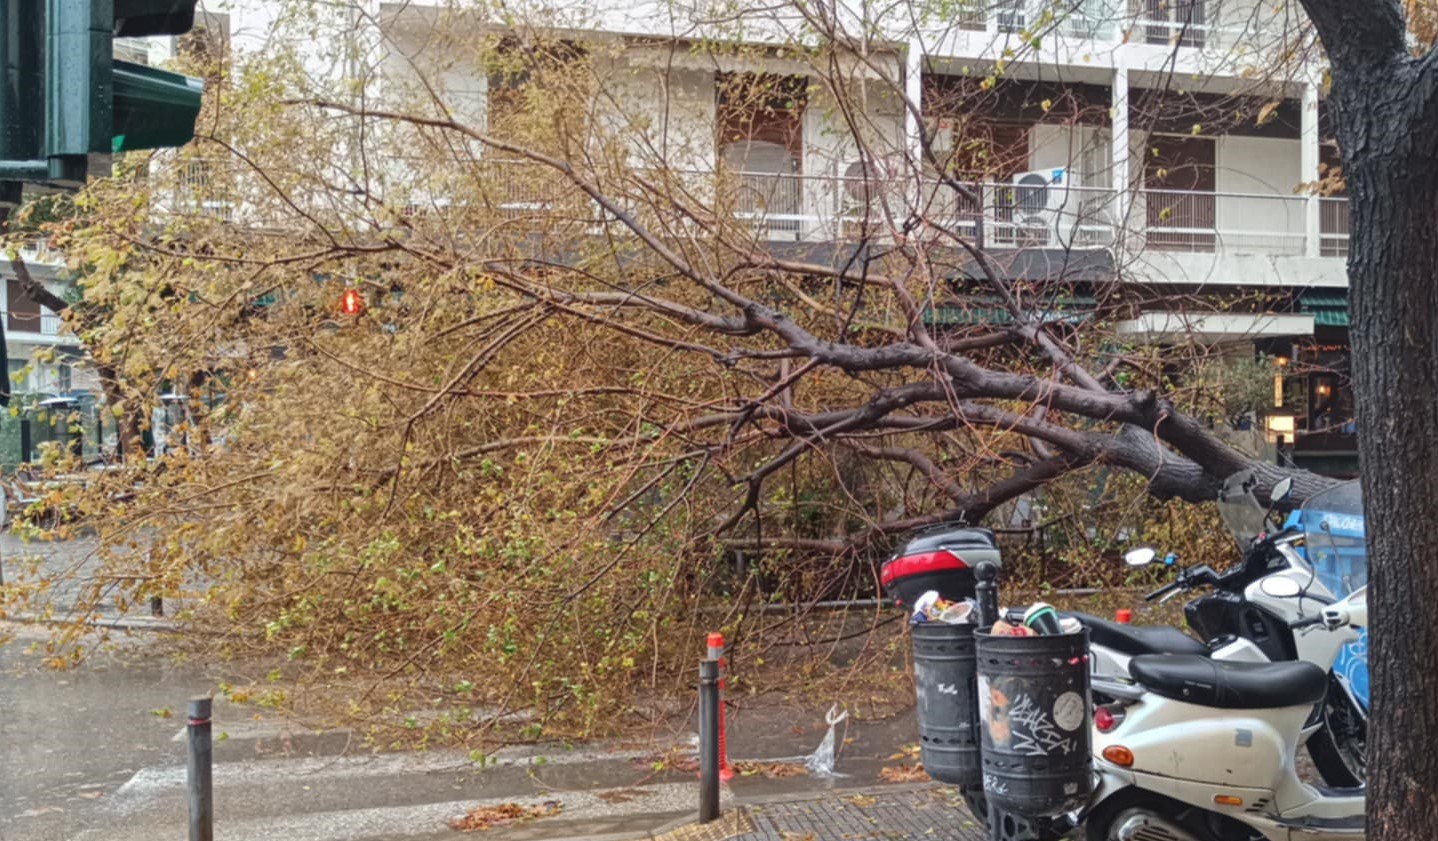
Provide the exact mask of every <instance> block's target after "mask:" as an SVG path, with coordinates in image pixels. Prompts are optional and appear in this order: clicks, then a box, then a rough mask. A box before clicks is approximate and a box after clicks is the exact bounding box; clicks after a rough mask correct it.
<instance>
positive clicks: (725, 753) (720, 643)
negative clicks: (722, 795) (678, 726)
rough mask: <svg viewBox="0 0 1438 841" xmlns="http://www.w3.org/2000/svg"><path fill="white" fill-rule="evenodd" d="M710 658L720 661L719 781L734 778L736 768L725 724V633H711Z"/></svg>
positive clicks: (709, 640)
mask: <svg viewBox="0 0 1438 841" xmlns="http://www.w3.org/2000/svg"><path fill="white" fill-rule="evenodd" d="M705 646H706V647H707V649H708V652H709V659H710V660H714V661H717V662H718V663H719V781H720V782H725V783H727V782H729V781H730V780H732V779H734V769H733V768H730V767H729V746H728V739H729V731H728V729H727V728H726V727H725V726H724V671H725V663H724V635H723V634H710V635H709V636H708V638H707V639H706V640H705Z"/></svg>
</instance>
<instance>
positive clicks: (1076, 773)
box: [974, 629, 1093, 817]
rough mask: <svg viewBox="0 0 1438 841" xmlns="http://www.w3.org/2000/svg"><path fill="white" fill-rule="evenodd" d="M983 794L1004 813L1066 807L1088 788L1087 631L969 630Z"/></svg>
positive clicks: (1045, 812)
mask: <svg viewBox="0 0 1438 841" xmlns="http://www.w3.org/2000/svg"><path fill="white" fill-rule="evenodd" d="M974 640H975V649H976V652H977V668H978V680H977V691H978V708H979V719H980V722H981V728H980V732H981V738H982V748H983V761H982V766H983V786H984V796H985V797H987V798H988V801H989V803H991V804H992V805H993V806H996V807H998V808H1000V809H1002V810H1004V811H1005V812H1009V813H1011V814H1014V815H1020V816H1023V817H1043V816H1054V815H1061V814H1064V813H1066V812H1071V811H1073V810H1074V809H1077V808H1079V807H1080V806H1082V805H1083V803H1084V802H1085V800H1086V798H1087V797H1088V795H1089V793H1090V792H1091V790H1092V788H1093V757H1092V756H1091V734H1090V732H1089V726H1090V722H1091V720H1092V710H1091V709H1090V702H1089V662H1088V630H1087V629H1083V630H1081V631H1079V632H1078V633H1076V634H1062V635H1055V636H1040V637H1011V636H994V635H991V634H989V633H988V632H987V630H982V631H977V632H976V633H975V634H974Z"/></svg>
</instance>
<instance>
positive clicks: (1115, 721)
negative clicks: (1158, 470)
mask: <svg viewBox="0 0 1438 841" xmlns="http://www.w3.org/2000/svg"><path fill="white" fill-rule="evenodd" d="M1251 491H1252V484H1251V479H1248V478H1247V477H1238V478H1236V479H1235V481H1234V482H1231V483H1229V485H1228V486H1227V487H1226V488H1225V495H1226V497H1227V502H1229V503H1233V502H1235V501H1245V502H1246V503H1247V504H1246V505H1245V506H1244V507H1245V508H1246V509H1247V510H1248V511H1249V512H1250V513H1249V514H1248V515H1247V516H1249V517H1250V519H1252V513H1251V512H1252V511H1254V510H1256V511H1257V512H1258V515H1259V517H1258V520H1257V524H1258V527H1257V528H1255V529H1253V532H1252V534H1251V535H1250V536H1249V542H1248V547H1247V549H1246V551H1245V553H1244V558H1243V562H1242V563H1241V564H1240V565H1239V566H1237V567H1235V568H1234V569H1232V570H1228V571H1226V572H1223V573H1218V572H1215V571H1214V570H1212V569H1210V568H1209V567H1207V566H1201V567H1195V568H1191V569H1185V570H1182V571H1181V572H1180V574H1179V576H1178V577H1177V578H1176V579H1175V581H1174V582H1173V583H1171V584H1169V585H1166V586H1165V587H1164V588H1161V589H1160V590H1158V591H1156V592H1155V593H1153V594H1151V595H1150V596H1149V598H1150V600H1155V599H1167V598H1172V597H1174V596H1176V595H1177V594H1179V593H1182V592H1188V591H1191V590H1194V589H1199V588H1205V589H1209V590H1211V592H1207V593H1205V594H1204V595H1202V596H1200V597H1198V598H1195V599H1194V600H1193V601H1192V602H1191V603H1190V604H1189V605H1188V608H1187V609H1186V611H1185V614H1186V616H1187V618H1188V621H1189V625H1190V627H1191V628H1193V629H1194V630H1195V631H1196V632H1198V633H1199V634H1201V635H1202V636H1203V637H1204V638H1205V640H1206V642H1199V641H1198V640H1195V639H1193V638H1191V637H1188V636H1187V635H1184V634H1182V633H1181V632H1179V631H1177V630H1176V629H1171V628H1169V629H1160V628H1139V627H1132V626H1125V625H1119V624H1117V623H1109V622H1105V621H1104V620H1101V619H1097V618H1096V617H1087V616H1080V619H1081V621H1082V622H1083V624H1084V625H1085V626H1086V628H1087V630H1088V633H1089V634H1090V637H1091V644H1090V648H1089V650H1090V652H1091V655H1092V657H1091V661H1092V663H1093V675H1092V694H1093V697H1094V698H1095V699H1096V701H1097V702H1099V705H1098V706H1096V707H1094V708H1093V711H1092V725H1093V731H1092V732H1093V740H1094V743H1093V755H1094V768H1093V773H1094V776H1095V781H1094V785H1093V787H1092V794H1091V795H1089V796H1088V797H1087V798H1085V799H1084V801H1083V802H1082V804H1081V805H1078V806H1076V807H1074V806H1068V807H1066V808H1069V809H1070V811H1068V812H1067V813H1066V814H1063V815H1026V816H1023V817H1026V818H1029V819H1030V820H1029V821H1020V822H1018V823H1017V824H1015V825H1014V826H1013V827H1008V824H1007V823H1003V824H1001V825H1000V830H1001V831H1000V832H999V834H996V836H995V837H996V838H997V837H1006V838H1010V839H1015V840H1016V841H1017V839H1055V838H1058V837H1061V836H1063V835H1065V834H1066V833H1069V832H1071V831H1073V830H1074V829H1075V828H1076V827H1080V826H1081V827H1083V831H1084V833H1085V834H1086V837H1087V838H1088V839H1089V841H1229V839H1236V840H1237V841H1258V840H1259V839H1274V841H1277V840H1278V839H1296V838H1300V837H1301V838H1304V839H1318V841H1324V840H1325V839H1333V840H1334V841H1336V840H1337V839H1352V838H1362V837H1363V834H1364V823H1363V805H1364V804H1363V791H1362V789H1361V788H1351V787H1350V788H1340V787H1334V788H1328V787H1324V786H1317V785H1310V784H1308V783H1305V782H1304V781H1302V780H1301V779H1300V778H1299V775H1298V772H1297V752H1298V749H1299V747H1300V746H1301V745H1303V744H1304V742H1305V740H1307V741H1308V742H1309V745H1308V747H1309V751H1310V753H1311V754H1313V756H1314V758H1315V761H1319V757H1320V754H1321V751H1322V749H1321V748H1319V747H1318V745H1319V744H1320V743H1321V742H1322V741H1323V740H1324V739H1328V740H1330V741H1338V740H1339V739H1347V740H1348V743H1347V746H1346V751H1347V757H1346V758H1348V759H1350V760H1351V759H1353V758H1356V759H1357V760H1358V761H1357V763H1356V764H1357V768H1358V769H1359V773H1358V774H1356V775H1354V777H1356V779H1355V780H1354V781H1355V782H1357V783H1358V784H1360V785H1361V779H1362V777H1361V768H1362V765H1361V762H1362V756H1363V754H1362V741H1361V735H1362V732H1363V731H1359V733H1358V734H1357V736H1358V738H1354V736H1355V734H1354V733H1352V732H1349V733H1346V734H1345V733H1340V732H1336V731H1337V728H1336V727H1334V726H1333V721H1332V720H1331V718H1330V714H1331V710H1332V709H1333V708H1334V707H1335V705H1339V704H1341V705H1344V706H1349V707H1351V709H1352V710H1357V711H1358V714H1362V710H1363V706H1364V705H1363V704H1362V702H1361V700H1360V699H1359V698H1358V697H1356V695H1355V693H1353V692H1352V687H1351V685H1350V683H1349V681H1348V679H1347V677H1346V676H1344V675H1337V674H1335V673H1334V672H1333V666H1334V663H1335V660H1336V659H1337V658H1338V657H1339V652H1341V651H1344V650H1345V647H1351V645H1352V644H1353V643H1354V641H1355V640H1357V639H1358V633H1357V630H1356V629H1358V628H1361V627H1363V626H1364V625H1366V622H1367V603H1366V588H1364V587H1362V586H1359V587H1358V588H1357V589H1356V590H1353V591H1352V592H1349V593H1344V594H1343V595H1344V596H1345V597H1344V598H1341V599H1338V598H1335V595H1334V593H1333V592H1332V590H1330V589H1329V587H1327V586H1324V584H1323V583H1322V582H1320V581H1319V580H1318V579H1319V576H1318V575H1317V573H1316V572H1315V567H1314V564H1315V560H1314V559H1315V553H1321V552H1334V551H1338V548H1339V547H1337V546H1334V545H1327V544H1331V543H1332V542H1333V541H1332V540H1331V530H1330V529H1329V528H1328V526H1327V520H1326V519H1324V518H1323V517H1313V518H1308V519H1307V520H1306V521H1305V520H1303V519H1302V518H1300V519H1299V521H1298V523H1297V524H1296V527H1294V528H1288V529H1270V528H1269V524H1268V520H1269V519H1270V518H1269V516H1268V514H1269V513H1270V512H1269V511H1268V510H1266V509H1264V508H1263V507H1262V506H1258V505H1257V504H1256V502H1254V501H1253V500H1252V493H1251ZM1286 491H1287V489H1286V488H1283V487H1277V488H1275V489H1274V492H1273V493H1272V496H1273V497H1274V498H1275V500H1278V499H1281V498H1282V497H1283V496H1285V495H1286ZM1242 497H1247V500H1242V499H1241V498H1242ZM1323 504H1324V503H1323V501H1322V500H1321V499H1317V498H1315V499H1314V500H1312V501H1310V503H1309V505H1308V506H1306V507H1313V508H1314V509H1315V510H1322V509H1321V508H1319V506H1321V505H1323ZM1270 507H1271V506H1270ZM1229 513H1231V512H1225V520H1226V521H1229V520H1230V517H1229ZM1231 525H1232V523H1231ZM961 531H963V532H965V536H964V537H963V540H964V541H967V542H968V543H969V544H970V545H971V546H974V545H976V546H981V547H984V548H987V547H990V546H992V541H991V537H990V538H989V539H988V541H985V540H982V539H979V537H976V533H977V532H980V531H981V530H973V529H966V530H961ZM927 540H928V541H929V543H930V544H932V545H931V547H930V551H931V554H933V555H935V556H936V558H935V559H936V560H937V561H938V562H940V563H941V564H948V563H949V560H948V559H947V558H944V557H943V553H944V552H946V551H948V550H946V549H945V548H944V546H945V542H946V541H945V538H944V537H943V536H942V535H941V534H935V533H931V534H929V535H927ZM1325 541H1327V544H1326V543H1325ZM911 545H912V544H911ZM949 545H953V543H952V541H951V542H950V544H949ZM1358 545H1359V546H1360V547H1361V542H1360V543H1359V544H1358ZM1346 548H1347V550H1348V551H1350V552H1351V551H1352V550H1353V547H1352V546H1349V547H1346ZM901 554H902V553H901ZM949 554H950V555H952V557H954V558H961V557H962V555H961V554H960V552H958V551H954V552H950V553H949ZM1156 557H1157V553H1156V552H1153V551H1152V550H1146V551H1144V552H1140V553H1133V554H1131V556H1130V559H1129V560H1130V563H1132V564H1134V565H1135V566H1137V565H1140V564H1142V565H1147V564H1149V563H1152V562H1153V561H1154V560H1155V559H1156ZM997 560H998V559H997V552H996V550H994V553H993V557H985V558H983V563H984V565H985V566H988V565H990V564H996V563H997ZM921 567H922V565H919V566H910V567H908V568H907V569H908V571H910V572H913V571H914V570H916V569H920V568H921ZM886 572H888V570H887V569H886ZM906 577H907V576H898V575H895V576H889V578H891V579H892V580H886V582H885V583H886V585H887V586H889V587H890V590H891V592H895V593H897V594H898V595H899V597H900V599H901V600H902V599H903V595H904V590H903V585H904V584H905V579H906ZM951 579H952V573H950V579H943V577H942V576H932V575H931V576H930V577H929V578H927V579H926V581H925V584H926V585H933V584H935V582H936V581H940V580H944V581H945V582H950V581H951ZM972 581H973V578H972V572H970V573H969V575H968V582H969V583H970V584H971V583H972ZM1350 583H1351V582H1350ZM1350 589H1351V588H1350ZM946 595H948V594H946ZM949 597H951V598H966V597H967V594H966V593H964V592H962V588H960V590H959V591H955V592H953V593H952V595H951V596H949ZM1338 693H1342V694H1341V695H1339V697H1337V698H1335V697H1334V696H1335V694H1338ZM980 706H983V700H981V701H980ZM1066 712H1067V711H1066ZM1057 715H1058V710H1057V709H1056V710H1054V711H1053V716H1054V717H1057ZM1026 723H1029V724H1035V726H1037V725H1040V724H1042V723H1043V715H1042V711H1039V713H1038V715H1037V716H1036V717H1035V716H1030V717H1028V718H1026ZM986 726H987V725H986ZM1003 726H1004V727H1005V728H1011V727H1012V726H1013V722H1005V723H1004V724H1003ZM1363 730H1366V727H1365V728H1363ZM1335 750H1337V751H1343V750H1345V748H1335ZM1344 767H1345V768H1351V767H1353V766H1351V765H1346V764H1345V766H1344ZM1320 772H1321V773H1323V774H1324V776H1325V779H1326V780H1328V781H1329V782H1330V785H1332V784H1334V783H1335V782H1337V783H1339V784H1340V785H1341V783H1342V777H1341V774H1339V773H1337V772H1335V771H1334V769H1333V768H1332V767H1331V766H1330V767H1329V768H1328V769H1327V770H1324V768H1323V767H1322V765H1321V764H1320ZM1335 777H1336V778H1337V779H1334V778H1335ZM985 782H986V784H988V780H987V779H986V780H985ZM1087 788H1088V787H1087V786H1085V787H1084V789H1085V790H1087ZM990 795H991V796H992V795H993V793H992V792H991V793H990ZM969 796H970V799H971V802H973V803H975V805H976V807H977V808H976V811H977V812H979V813H981V814H984V803H983V797H982V795H981V794H980V792H978V791H971V792H969Z"/></svg>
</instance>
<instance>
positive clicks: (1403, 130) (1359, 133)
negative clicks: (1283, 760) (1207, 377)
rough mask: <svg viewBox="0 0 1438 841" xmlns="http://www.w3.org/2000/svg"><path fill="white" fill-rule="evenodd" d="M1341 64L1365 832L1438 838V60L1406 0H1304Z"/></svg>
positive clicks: (1336, 65)
mask: <svg viewBox="0 0 1438 841" xmlns="http://www.w3.org/2000/svg"><path fill="white" fill-rule="evenodd" d="M1304 4H1305V6H1306V7H1307V8H1308V11H1309V16H1310V17H1311V18H1312V19H1313V21H1314V24H1315V26H1316V27H1317V29H1318V31H1319V34H1320V36H1321V37H1322V39H1323V43H1324V47H1325V48H1326V50H1327V52H1328V54H1329V57H1330V60H1331V62H1332V71H1333V92H1332V95H1331V102H1332V104H1333V105H1335V106H1336V108H1337V113H1338V131H1339V145H1340V147H1341V148H1342V153H1343V167H1344V177H1345V181H1346V183H1347V188H1348V194H1349V203H1350V208H1351V210H1350V212H1351V220H1350V224H1351V228H1350V232H1351V237H1350V240H1349V259H1348V270H1349V287H1350V302H1351V303H1350V307H1351V311H1352V327H1351V333H1350V335H1351V338H1352V342H1353V351H1354V352H1353V365H1354V388H1355V396H1356V398H1357V399H1356V403H1357V421H1358V429H1359V436H1358V441H1359V445H1358V449H1359V462H1360V464H1361V466H1362V477H1363V478H1362V482H1363V493H1364V509H1365V512H1366V515H1367V517H1366V533H1367V542H1368V551H1369V568H1368V580H1369V600H1370V604H1371V605H1372V610H1371V612H1370V614H1369V617H1370V623H1371V627H1370V628H1369V636H1368V640H1369V655H1368V657H1369V667H1370V677H1371V680H1372V690H1373V691H1372V709H1371V714H1370V717H1369V731H1368V756H1369V757H1370V758H1371V759H1370V761H1369V763H1368V772H1367V773H1368V804H1367V809H1368V838H1370V839H1373V841H1412V839H1418V838H1433V837H1438V750H1435V746H1438V520H1435V514H1438V96H1435V95H1434V88H1435V79H1438V66H1436V65H1438V59H1435V54H1434V53H1431V52H1430V53H1429V54H1428V55H1427V56H1426V57H1423V58H1414V57H1413V56H1411V55H1410V54H1409V53H1408V52H1407V45H1406V43H1405V41H1404V37H1403V18H1402V14H1401V10H1400V9H1399V8H1398V6H1397V4H1396V3H1393V2H1387V0H1376V2H1370V3H1355V2H1352V0H1305V3H1304Z"/></svg>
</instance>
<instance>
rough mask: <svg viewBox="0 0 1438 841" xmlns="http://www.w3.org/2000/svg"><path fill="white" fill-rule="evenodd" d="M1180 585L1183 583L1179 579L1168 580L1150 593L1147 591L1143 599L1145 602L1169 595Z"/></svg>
mask: <svg viewBox="0 0 1438 841" xmlns="http://www.w3.org/2000/svg"><path fill="white" fill-rule="evenodd" d="M1182 586H1183V584H1182V583H1181V582H1179V581H1173V582H1170V583H1168V584H1165V585H1163V586H1162V587H1160V588H1158V589H1157V590H1154V591H1153V592H1152V593H1149V594H1148V595H1147V596H1144V597H1143V600H1144V601H1146V602H1151V601H1154V600H1155V599H1160V598H1162V597H1164V596H1167V595H1171V594H1172V593H1174V592H1177V591H1178V590H1179V589H1180V588H1181V587H1182Z"/></svg>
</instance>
